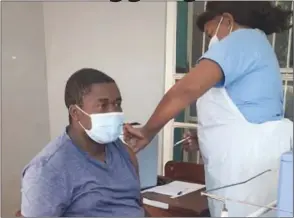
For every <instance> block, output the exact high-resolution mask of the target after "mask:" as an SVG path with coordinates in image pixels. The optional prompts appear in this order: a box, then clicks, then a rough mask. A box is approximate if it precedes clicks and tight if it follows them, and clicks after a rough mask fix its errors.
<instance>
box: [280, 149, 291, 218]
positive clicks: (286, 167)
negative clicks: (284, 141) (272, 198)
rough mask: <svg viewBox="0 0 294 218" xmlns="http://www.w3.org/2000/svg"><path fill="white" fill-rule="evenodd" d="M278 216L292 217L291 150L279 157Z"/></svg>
mask: <svg viewBox="0 0 294 218" xmlns="http://www.w3.org/2000/svg"><path fill="white" fill-rule="evenodd" d="M278 208H279V209H281V210H284V211H289V212H291V213H289V212H284V211H280V210H279V211H278V212H277V216H278V217H293V151H290V152H287V153H284V154H283V155H282V157H281V165H280V176H279V188H278Z"/></svg>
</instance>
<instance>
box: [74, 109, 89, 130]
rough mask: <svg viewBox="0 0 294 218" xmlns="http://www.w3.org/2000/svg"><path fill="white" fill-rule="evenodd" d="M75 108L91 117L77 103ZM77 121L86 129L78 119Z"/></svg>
mask: <svg viewBox="0 0 294 218" xmlns="http://www.w3.org/2000/svg"><path fill="white" fill-rule="evenodd" d="M75 106H76V108H77V109H79V110H80V111H81V112H82V113H83V114H85V115H87V116H88V117H90V118H91V116H90V114H88V113H87V112H86V111H84V110H83V109H82V108H80V107H79V106H78V105H75ZM78 123H79V124H80V126H81V127H82V128H83V129H84V130H85V131H86V130H87V129H86V128H85V127H84V126H83V124H82V123H81V122H80V121H78Z"/></svg>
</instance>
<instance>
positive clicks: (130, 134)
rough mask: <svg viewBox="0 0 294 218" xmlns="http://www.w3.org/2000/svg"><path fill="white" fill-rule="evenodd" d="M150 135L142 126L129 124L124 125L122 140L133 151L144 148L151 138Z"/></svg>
mask: <svg viewBox="0 0 294 218" xmlns="http://www.w3.org/2000/svg"><path fill="white" fill-rule="evenodd" d="M152 138H153V136H151V135H150V134H149V133H148V131H147V130H146V129H144V127H142V128H134V127H132V126H131V125H129V124H125V125H124V141H125V142H126V143H127V145H128V146H130V147H131V148H132V149H133V151H134V152H135V153H137V152H139V151H140V150H142V149H144V148H145V147H146V146H147V145H148V144H149V143H150V141H151V140H152Z"/></svg>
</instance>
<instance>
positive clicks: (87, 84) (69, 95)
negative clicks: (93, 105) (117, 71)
mask: <svg viewBox="0 0 294 218" xmlns="http://www.w3.org/2000/svg"><path fill="white" fill-rule="evenodd" d="M101 83H115V81H114V79H112V78H111V77H110V76H107V75H106V74H105V73H103V72H101V71H99V70H96V69H92V68H83V69H80V70H78V71H76V72H75V73H74V74H72V75H71V76H70V77H69V79H68V80H67V83H66V86H65V93H64V101H65V105H66V107H67V108H69V107H70V106H71V105H78V106H80V107H82V106H83V96H85V95H86V94H88V93H89V92H90V91H91V86H92V85H93V84H101Z"/></svg>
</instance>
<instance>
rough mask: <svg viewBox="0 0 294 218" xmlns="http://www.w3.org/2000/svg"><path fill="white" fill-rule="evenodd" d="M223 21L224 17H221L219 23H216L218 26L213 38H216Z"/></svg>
mask: <svg viewBox="0 0 294 218" xmlns="http://www.w3.org/2000/svg"><path fill="white" fill-rule="evenodd" d="M223 19H224V17H222V18H221V19H220V21H219V22H218V25H217V27H216V30H215V33H214V35H215V36H216V35H217V33H218V30H219V27H220V25H221V23H222V22H223Z"/></svg>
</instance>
